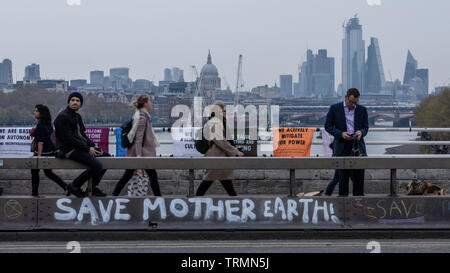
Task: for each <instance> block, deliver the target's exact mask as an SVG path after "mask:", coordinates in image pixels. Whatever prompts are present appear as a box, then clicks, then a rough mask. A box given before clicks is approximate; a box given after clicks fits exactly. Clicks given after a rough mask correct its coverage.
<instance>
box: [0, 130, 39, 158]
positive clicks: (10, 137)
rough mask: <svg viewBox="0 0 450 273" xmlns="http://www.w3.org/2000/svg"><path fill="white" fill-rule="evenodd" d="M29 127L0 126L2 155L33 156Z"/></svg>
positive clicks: (0, 151)
mask: <svg viewBox="0 0 450 273" xmlns="http://www.w3.org/2000/svg"><path fill="white" fill-rule="evenodd" d="M30 130H31V128H29V127H15V128H11V127H9V128H8V127H0V156H7V157H16V156H17V157H18V156H33V153H32V152H30V146H31V142H32V141H33V137H31V136H30Z"/></svg>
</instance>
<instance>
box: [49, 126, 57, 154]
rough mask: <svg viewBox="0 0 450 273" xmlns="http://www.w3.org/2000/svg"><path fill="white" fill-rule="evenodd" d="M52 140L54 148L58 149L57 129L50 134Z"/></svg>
mask: <svg viewBox="0 0 450 273" xmlns="http://www.w3.org/2000/svg"><path fill="white" fill-rule="evenodd" d="M50 142H51V143H52V145H53V150H56V147H57V146H56V133H55V130H53V132H52V134H51V135H50Z"/></svg>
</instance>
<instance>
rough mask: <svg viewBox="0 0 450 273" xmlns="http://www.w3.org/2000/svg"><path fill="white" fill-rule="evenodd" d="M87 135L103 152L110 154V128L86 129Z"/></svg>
mask: <svg viewBox="0 0 450 273" xmlns="http://www.w3.org/2000/svg"><path fill="white" fill-rule="evenodd" d="M86 135H87V136H88V137H89V139H90V140H92V142H94V143H95V144H97V146H98V147H99V148H100V149H102V151H104V152H107V153H109V147H108V145H109V128H86Z"/></svg>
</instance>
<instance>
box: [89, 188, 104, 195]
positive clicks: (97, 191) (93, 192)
mask: <svg viewBox="0 0 450 273" xmlns="http://www.w3.org/2000/svg"><path fill="white" fill-rule="evenodd" d="M92 196H97V197H105V196H106V193H104V192H102V191H101V190H100V189H99V188H94V189H93V190H92Z"/></svg>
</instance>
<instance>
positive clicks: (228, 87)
mask: <svg viewBox="0 0 450 273" xmlns="http://www.w3.org/2000/svg"><path fill="white" fill-rule="evenodd" d="M222 79H223V81H224V82H225V85H226V86H227V90H231V88H230V85H229V84H228V81H227V78H226V77H225V76H223V78H222Z"/></svg>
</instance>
